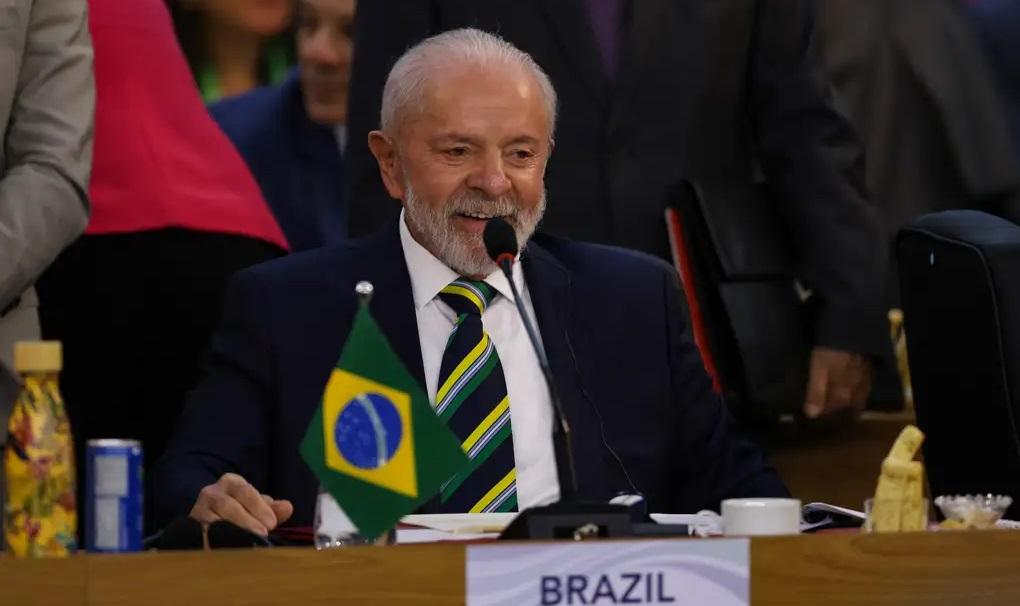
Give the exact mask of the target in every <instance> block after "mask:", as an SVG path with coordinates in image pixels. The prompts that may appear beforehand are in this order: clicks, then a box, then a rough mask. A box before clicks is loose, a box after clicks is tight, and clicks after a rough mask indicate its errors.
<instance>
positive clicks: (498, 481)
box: [435, 279, 517, 513]
mask: <svg viewBox="0 0 1020 606" xmlns="http://www.w3.org/2000/svg"><path fill="white" fill-rule="evenodd" d="M496 296H498V293H497V292H496V291H495V289H493V288H492V287H491V286H489V285H488V284H486V283H485V282H475V281H471V280H466V279H458V280H455V281H453V282H452V283H450V284H449V285H448V286H446V287H445V288H443V290H441V291H440V293H439V298H440V299H441V300H442V301H443V302H444V303H446V304H447V305H449V306H450V307H451V308H452V309H453V310H454V312H456V314H457V323H456V326H454V329H453V332H452V334H451V335H450V338H449V341H448V342H447V345H446V351H445V352H444V353H443V361H442V364H441V366H440V370H439V389H438V390H437V392H436V401H435V408H436V414H438V415H439V417H440V418H441V419H443V420H444V421H445V422H446V423H447V425H448V426H449V427H450V429H451V430H452V431H453V432H454V433H455V434H456V435H457V436H458V437H459V438H460V440H461V447H462V448H463V449H464V452H465V453H467V455H468V458H469V459H470V460H471V463H470V464H469V465H468V467H467V469H465V470H464V471H462V472H461V473H459V474H457V475H456V476H454V477H453V478H451V479H450V480H449V481H448V482H447V483H446V484H445V485H444V486H443V488H442V490H441V493H440V503H441V505H440V511H443V512H449V513H463V512H470V513H482V512H492V511H515V510H516V509H517V471H516V468H515V466H514V446H513V429H512V427H511V423H510V397H509V396H508V395H507V390H506V380H505V378H504V377H503V365H502V364H501V363H500V361H499V354H498V353H497V352H496V347H495V345H494V344H493V342H492V339H491V338H489V335H488V333H486V332H485V330H484V328H483V326H482V314H483V313H485V310H486V308H488V306H489V304H490V303H491V302H492V300H493V299H494V298H495V297H496Z"/></svg>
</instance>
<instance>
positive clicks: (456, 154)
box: [443, 147, 468, 158]
mask: <svg viewBox="0 0 1020 606" xmlns="http://www.w3.org/2000/svg"><path fill="white" fill-rule="evenodd" d="M443 153H444V154H446V155H447V156H450V157H451V158H462V157H464V156H466V155H467V153H468V149H467V148H466V147H450V148H447V149H445V150H443Z"/></svg>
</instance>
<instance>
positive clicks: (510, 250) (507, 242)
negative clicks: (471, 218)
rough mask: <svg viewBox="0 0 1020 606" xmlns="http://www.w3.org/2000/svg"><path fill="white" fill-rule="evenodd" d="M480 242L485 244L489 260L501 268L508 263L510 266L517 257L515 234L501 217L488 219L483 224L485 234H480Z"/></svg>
mask: <svg viewBox="0 0 1020 606" xmlns="http://www.w3.org/2000/svg"><path fill="white" fill-rule="evenodd" d="M482 241H484V242H485V252H487V253H489V258H490V259H492V260H493V261H495V262H496V264H497V265H500V266H502V265H503V263H504V262H507V261H509V263H510V264H511V265H512V264H513V262H514V259H515V258H516V257H517V251H518V250H519V248H518V246H517V232H515V231H514V228H513V227H510V224H509V223H507V222H506V220H505V219H503V218H502V217H496V218H494V219H489V222H488V223H486V224H485V232H483V233H482Z"/></svg>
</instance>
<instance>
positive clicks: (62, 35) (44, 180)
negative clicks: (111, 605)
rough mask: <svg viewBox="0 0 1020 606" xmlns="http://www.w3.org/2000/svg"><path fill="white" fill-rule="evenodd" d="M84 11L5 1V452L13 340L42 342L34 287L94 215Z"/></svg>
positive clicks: (69, 2)
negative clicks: (91, 213) (89, 194)
mask: <svg viewBox="0 0 1020 606" xmlns="http://www.w3.org/2000/svg"><path fill="white" fill-rule="evenodd" d="M86 14H87V8H86V4H85V0H28V1H27V2H17V3H14V4H6V5H3V6H0V76H2V77H0V142H3V144H2V145H0V450H2V447H3V445H4V444H5V443H6V442H7V418H8V416H9V415H10V411H11V407H12V406H13V404H14V399H15V398H16V397H17V392H18V378H17V374H16V373H15V372H14V359H13V358H14V343H15V342H17V341H23V340H25V341H32V340H38V339H39V316H38V313H37V309H36V294H35V291H34V289H33V288H32V284H33V283H34V282H35V281H36V279H37V278H38V277H39V274H41V273H42V272H43V270H44V269H46V267H47V266H48V265H49V264H50V263H51V262H52V261H53V259H54V258H55V257H56V256H57V254H58V253H59V252H60V251H61V249H63V248H64V247H65V246H67V245H68V244H69V243H70V242H72V241H73V240H74V239H75V238H77V237H78V235H79V234H80V233H81V231H82V230H83V229H84V228H85V223H86V222H87V221H88V212H89V204H88V198H87V196H86V189H87V187H88V180H89V171H90V169H91V166H92V132H93V131H92V120H93V116H92V113H93V109H94V107H95V101H96V98H95V86H94V82H93V74H92V43H91V42H90V40H89V29H88V19H87V17H86ZM3 502H4V482H3V477H2V474H0V508H2V507H3V505H2V504H3ZM0 514H2V512H0ZM2 517H3V516H2V515H0V518H2ZM0 534H2V533H0ZM2 545H3V537H2V536H0V547H2Z"/></svg>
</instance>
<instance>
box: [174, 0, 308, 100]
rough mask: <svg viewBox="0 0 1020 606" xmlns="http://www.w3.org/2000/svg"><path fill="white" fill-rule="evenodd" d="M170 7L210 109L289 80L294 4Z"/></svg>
mask: <svg viewBox="0 0 1020 606" xmlns="http://www.w3.org/2000/svg"><path fill="white" fill-rule="evenodd" d="M167 1H168V2H169V3H170V8H171V10H172V11H173V17H174V24H175V28H176V31H177V36H178V39H179V40H180V42H181V45H182V46H183V47H184V54H185V55H186V56H187V58H188V64H189V65H190V66H191V71H192V73H193V74H194V75H195V79H196V81H197V82H198V85H199V89H200V90H201V91H202V98H203V99H205V101H206V103H209V102H212V101H215V100H216V99H219V98H220V97H224V96H230V95H239V94H241V93H244V92H246V91H249V90H251V89H253V88H255V87H257V86H259V85H263V84H277V83H279V82H282V81H283V80H284V78H286V76H287V71H288V70H289V69H290V66H291V64H292V63H293V57H292V53H291V42H290V39H289V38H290V36H289V33H288V31H287V28H288V27H289V26H290V22H291V10H292V4H293V0H167Z"/></svg>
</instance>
